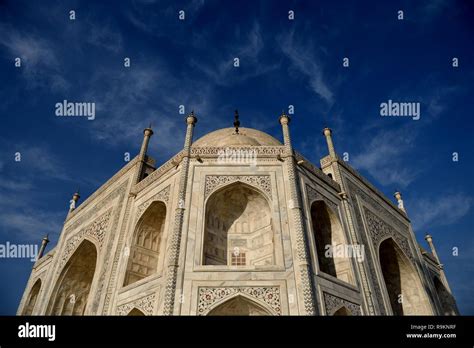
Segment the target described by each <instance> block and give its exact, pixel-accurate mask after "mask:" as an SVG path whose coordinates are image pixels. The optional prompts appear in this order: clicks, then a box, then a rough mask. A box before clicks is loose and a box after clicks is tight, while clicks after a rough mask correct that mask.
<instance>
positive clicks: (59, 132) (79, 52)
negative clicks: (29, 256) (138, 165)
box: [0, 0, 474, 315]
mask: <svg viewBox="0 0 474 348" xmlns="http://www.w3.org/2000/svg"><path fill="white" fill-rule="evenodd" d="M70 10H74V11H75V14H76V19H75V20H70V18H69V16H70ZM180 10H184V11H185V20H183V21H180V20H179V19H178V11H180ZM289 10H293V11H294V13H295V19H294V20H292V21H290V20H289V19H288V11H289ZM399 10H402V11H404V19H403V20H398V18H397V16H398V13H397V11H399ZM473 15H474V6H473V4H472V3H471V2H469V1H439V0H438V1H421V0H420V1H390V2H381V1H341V0H338V1H329V0H328V1H318V2H316V1H288V2H286V1H285V2H283V1H278V2H277V1H230V0H229V1H219V2H218V1H194V2H190V1H172V2H171V1H169V2H162V1H151V0H148V1H128V2H125V1H123V2H120V1H100V2H99V1H98V2H94V1H49V0H45V1H41V2H33V1H1V2H0V80H1V82H2V83H1V84H0V97H1V103H0V117H1V126H0V243H2V244H4V243H6V242H7V241H9V242H10V243H39V242H40V240H41V238H42V237H43V236H44V235H45V234H46V233H49V234H50V239H51V243H50V247H52V246H54V245H55V244H56V242H57V240H58V237H59V233H60V231H61V227H62V223H63V221H64V218H65V216H66V213H67V209H68V201H69V200H70V198H71V196H72V193H73V192H74V191H75V189H76V188H77V187H79V188H80V191H81V196H82V200H83V199H84V198H86V197H87V196H89V195H90V194H91V193H92V192H94V191H95V190H96V189H97V188H98V187H99V186H100V185H101V184H102V183H103V182H105V181H106V180H107V179H108V178H109V177H111V176H112V175H113V174H114V173H115V172H116V171H117V170H118V169H119V168H121V167H122V166H123V165H124V164H125V162H124V153H125V152H130V153H131V154H132V156H135V155H136V154H137V152H138V150H139V147H140V144H141V140H142V130H143V128H144V127H145V126H147V125H148V124H149V123H150V122H152V123H153V125H154V130H155V135H154V136H153V138H152V142H151V148H150V154H151V155H152V156H153V157H155V158H156V159H157V160H158V162H160V163H162V162H164V161H165V160H167V159H168V158H169V157H170V156H172V155H173V154H174V153H176V152H177V151H179V150H180V148H181V147H182V144H183V140H184V132H185V125H184V121H183V115H180V114H179V113H178V107H179V105H184V106H185V108H186V112H189V111H191V109H194V110H195V111H196V113H197V115H198V119H199V122H198V124H197V127H196V137H199V136H201V135H203V134H205V133H207V132H209V131H211V130H214V129H217V128H222V127H229V126H232V121H233V111H234V109H236V108H238V109H239V112H240V115H241V117H240V118H241V123H242V126H246V127H253V128H257V129H260V130H263V131H265V132H268V133H269V134H272V135H273V136H275V137H277V138H278V139H281V130H280V126H279V124H278V115H279V114H280V112H281V110H282V109H287V108H288V105H294V109H295V114H294V116H293V118H292V123H291V132H292V137H293V142H294V146H295V148H296V149H297V150H298V151H300V152H302V153H303V154H304V155H305V156H306V157H307V158H309V159H310V160H311V161H313V163H315V164H319V159H320V158H321V157H323V156H325V155H326V153H327V150H326V147H325V142H324V138H323V136H322V134H321V130H322V128H323V127H325V126H329V127H331V128H332V129H333V132H334V133H333V134H334V141H335V145H336V151H337V152H338V153H340V154H342V153H343V152H347V153H348V154H349V164H351V165H352V166H353V167H354V168H356V169H357V170H359V171H360V172H361V173H362V174H363V175H364V176H365V177H367V178H368V179H369V180H370V181H371V182H373V183H374V184H375V185H376V186H377V187H378V188H379V189H380V190H381V191H382V192H384V193H385V194H386V195H387V196H388V197H390V198H392V195H393V192H394V191H395V189H399V190H400V191H401V192H402V193H403V197H404V201H405V206H406V208H407V211H408V214H409V217H410V218H411V219H412V222H413V225H414V229H415V232H416V235H417V238H418V240H419V241H421V242H422V245H424V246H426V245H425V242H424V240H423V236H424V235H425V234H426V233H428V232H429V233H430V234H431V235H432V236H433V238H434V241H435V244H436V247H437V250H438V253H439V255H440V257H441V260H442V262H443V263H444V264H445V269H446V272H447V276H448V279H449V281H450V284H451V287H452V289H453V291H454V294H455V296H456V298H457V301H458V305H459V307H460V310H461V312H462V313H463V314H471V315H472V314H474V300H473V298H472V293H473V289H474V277H473V275H474V272H473V267H474V238H473V237H472V226H473V222H474V221H473V208H472V206H473V198H472V197H473V185H472V181H471V180H472V178H473V174H474V171H473V169H474V162H473V158H472V149H473V143H472V142H473V140H472V139H473V131H474V129H473V128H474V127H473V126H474V121H473V119H472V108H473V104H472V101H473V97H472V92H473V90H472V81H473V80H474V69H473V67H472V62H473V61H474V60H473V58H474V56H473V55H474V46H473V45H472V37H473V34H474V30H473V25H474V24H473V23H474V21H473V18H474V17H473ZM17 57H20V58H21V59H22V61H21V67H15V58H17ZM126 57H128V58H130V60H131V66H130V67H128V68H127V67H124V58H126ZM345 57H347V58H349V67H343V64H342V63H343V58H345ZM453 57H457V58H458V59H459V66H458V67H457V68H454V67H453V66H452V59H453ZM234 58H239V60H240V66H239V67H238V68H236V67H234V66H233V62H234ZM63 100H68V101H72V102H95V103H96V117H95V119H94V120H87V119H86V118H85V117H56V116H55V104H56V103H58V102H62V101H63ZM388 100H393V101H398V102H419V103H420V105H421V117H420V119H419V120H417V121H415V120H412V119H411V118H410V117H381V116H380V103H383V102H387V101H388ZM16 152H20V153H21V161H20V162H16V161H15V153H16ZM453 152H457V153H458V154H459V161H457V162H454V161H453V160H452V158H453V155H452V154H453ZM453 247H457V248H459V255H458V256H454V255H453V254H452V248H453ZM48 250H49V249H48ZM31 267H32V263H31V262H30V261H29V260H24V259H0V274H1V276H2V286H1V290H0V291H1V292H0V295H1V296H0V314H14V313H15V312H16V309H17V306H18V303H19V300H20V297H21V295H22V293H23V290H24V287H25V284H26V281H27V279H28V276H29V273H30V270H31Z"/></svg>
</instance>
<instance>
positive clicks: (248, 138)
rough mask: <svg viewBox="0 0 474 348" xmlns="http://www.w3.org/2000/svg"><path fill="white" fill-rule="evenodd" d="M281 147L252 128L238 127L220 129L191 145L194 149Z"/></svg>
mask: <svg viewBox="0 0 474 348" xmlns="http://www.w3.org/2000/svg"><path fill="white" fill-rule="evenodd" d="M279 145H282V143H281V142H279V141H278V140H277V139H275V138H274V137H272V136H271V135H269V134H267V133H264V132H261V131H259V130H256V129H253V128H244V127H239V133H238V134H237V133H235V128H233V127H230V128H222V129H218V130H216V131H213V132H210V133H208V134H206V135H204V136H203V137H201V138H199V139H198V140H196V141H195V142H194V143H193V146H195V147H207V146H211V147H225V146H279Z"/></svg>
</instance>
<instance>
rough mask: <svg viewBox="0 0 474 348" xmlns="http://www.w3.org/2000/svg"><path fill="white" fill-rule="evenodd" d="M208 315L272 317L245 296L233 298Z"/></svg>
mask: <svg viewBox="0 0 474 348" xmlns="http://www.w3.org/2000/svg"><path fill="white" fill-rule="evenodd" d="M207 315H210V316H212V315H215V316H260V315H272V313H270V312H269V311H268V310H267V309H265V308H264V307H263V306H261V305H259V304H258V303H256V302H255V301H252V300H250V299H248V298H247V297H244V296H240V295H239V296H236V297H233V298H231V299H229V300H227V301H225V302H224V303H221V304H220V305H218V306H217V307H215V308H214V309H212V310H211V311H210V312H209V313H208V314H207Z"/></svg>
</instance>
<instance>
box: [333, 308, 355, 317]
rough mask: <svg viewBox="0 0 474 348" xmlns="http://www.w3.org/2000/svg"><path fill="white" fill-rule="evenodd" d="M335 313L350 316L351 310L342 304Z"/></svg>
mask: <svg viewBox="0 0 474 348" xmlns="http://www.w3.org/2000/svg"><path fill="white" fill-rule="evenodd" d="M333 315H334V316H349V315H351V312H350V311H349V310H348V309H347V308H346V307H345V306H342V307H341V308H339V309H338V310H337V311H335V312H334V314H333Z"/></svg>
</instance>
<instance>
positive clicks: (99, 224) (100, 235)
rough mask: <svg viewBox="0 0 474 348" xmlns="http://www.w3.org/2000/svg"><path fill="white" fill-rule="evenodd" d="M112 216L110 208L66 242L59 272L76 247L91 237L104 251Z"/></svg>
mask: <svg viewBox="0 0 474 348" xmlns="http://www.w3.org/2000/svg"><path fill="white" fill-rule="evenodd" d="M111 215H112V208H110V209H109V210H108V211H107V212H105V213H104V214H102V215H101V216H99V217H98V218H97V219H96V220H94V221H93V222H92V223H90V224H89V225H87V226H86V227H85V228H83V229H81V230H80V231H79V232H77V233H76V234H74V235H73V236H72V237H70V238H69V239H68V240H67V241H66V246H65V247H64V252H63V254H62V256H61V261H60V263H59V268H58V272H61V270H62V268H63V266H64V264H65V263H66V262H67V260H68V259H69V257H70V256H71V254H72V253H73V252H74V250H76V247H77V246H78V245H79V243H80V242H82V240H83V239H84V238H86V237H91V238H93V239H95V240H96V241H97V242H98V244H99V249H100V250H101V249H102V246H103V243H104V238H105V233H106V232H107V226H108V225H109V220H110V216H111Z"/></svg>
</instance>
